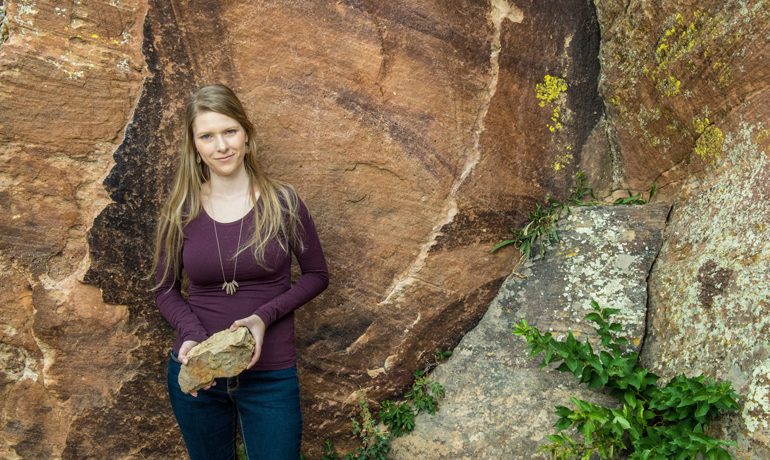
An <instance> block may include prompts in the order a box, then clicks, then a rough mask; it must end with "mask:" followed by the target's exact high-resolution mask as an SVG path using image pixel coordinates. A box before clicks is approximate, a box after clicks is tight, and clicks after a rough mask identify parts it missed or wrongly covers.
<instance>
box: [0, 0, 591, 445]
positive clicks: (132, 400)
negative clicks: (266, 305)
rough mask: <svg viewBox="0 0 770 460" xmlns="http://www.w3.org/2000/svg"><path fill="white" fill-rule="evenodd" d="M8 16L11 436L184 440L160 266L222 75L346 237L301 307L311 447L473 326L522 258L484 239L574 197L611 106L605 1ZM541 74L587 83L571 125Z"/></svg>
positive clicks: (282, 167) (115, 9)
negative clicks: (210, 93) (179, 175)
mask: <svg viewBox="0 0 770 460" xmlns="http://www.w3.org/2000/svg"><path fill="white" fill-rule="evenodd" d="M6 16H7V25H8V28H7V29H8V34H7V40H6V41H5V42H4V43H3V44H2V48H0V53H2V57H1V59H2V65H3V72H2V75H1V77H2V85H0V88H2V90H1V91H2V97H3V104H4V105H3V107H4V110H3V111H2V113H1V114H0V117H1V118H0V121H1V122H2V134H1V135H2V137H3V141H4V144H3V147H2V152H3V155H5V156H7V157H8V158H9V159H11V161H8V162H4V166H3V168H4V170H3V174H4V175H3V187H4V188H3V195H2V197H3V199H4V200H5V201H4V206H3V212H4V213H5V217H6V219H4V222H13V224H12V225H8V226H7V228H6V229H4V232H3V239H2V244H3V246H2V255H3V259H2V260H3V264H4V267H5V268H6V270H4V271H3V273H4V275H3V276H5V277H7V278H8V280H7V283H4V284H7V285H8V286H15V288H14V289H12V290H8V291H6V292H5V294H4V295H5V296H6V298H5V300H4V301H3V304H2V307H1V308H0V311H2V314H3V315H4V316H5V317H8V318H11V319H9V322H8V324H9V325H10V326H9V328H6V330H4V331H3V338H2V342H3V343H4V344H7V345H8V347H10V348H8V350H7V353H4V354H3V356H7V357H8V358H7V360H8V361H9V363H11V364H9V366H8V368H9V369H11V370H10V371H9V372H8V376H9V377H8V380H9V384H8V385H7V386H6V389H5V390H4V391H8V392H9V393H8V394H10V392H11V391H13V392H14V394H25V395H26V394H29V395H34V397H31V398H6V399H4V401H6V402H5V403H4V404H5V408H4V412H3V414H4V415H3V423H4V426H5V427H6V431H7V432H9V433H11V434H10V435H9V436H8V437H6V438H5V444H4V446H3V447H2V448H3V449H4V451H3V455H6V456H8V457H11V458H13V457H14V456H23V457H52V456H53V457H57V456H61V457H64V458H81V457H89V456H92V457H116V456H117V457H121V456H127V457H132V456H133V457H144V458H171V457H178V456H180V455H182V453H183V447H182V446H181V441H180V440H179V437H178V436H177V435H176V431H175V427H174V424H173V420H172V418H171V415H170V410H169V407H168V404H167V402H166V399H165V395H164V393H165V390H164V386H165V384H164V379H165V376H164V373H165V372H164V360H165V356H166V355H167V352H168V347H169V346H170V343H171V334H172V332H171V331H170V330H169V328H168V327H167V326H166V324H165V322H164V321H163V320H162V319H161V318H160V316H159V315H158V314H157V311H156V309H155V307H154V305H153V300H152V295H151V294H150V293H149V288H150V287H151V283H150V282H149V281H148V280H147V279H146V278H145V276H146V273H147V271H148V269H149V254H150V247H151V245H152V235H153V227H154V223H153V222H154V219H155V215H156V213H157V209H158V207H159V204H160V201H161V199H162V196H163V190H164V189H165V187H166V186H167V184H168V181H169V178H170V177H171V175H172V172H173V167H174V156H175V151H176V145H177V142H178V133H179V126H178V123H179V117H180V113H181V108H182V105H183V101H184V99H185V98H186V97H187V96H188V95H189V94H190V93H191V92H192V91H193V90H194V89H195V88H196V87H198V86H200V85H201V84H204V83H208V82H216V81H220V82H224V83H227V84H229V85H230V86H232V87H233V88H234V89H236V91H237V92H238V93H239V94H240V95H241V96H242V99H243V101H244V103H245V104H246V106H247V107H248V110H249V111H250V113H251V114H252V118H253V120H254V121H255V123H256V125H257V126H258V131H259V141H260V143H261V144H262V161H263V164H264V165H265V167H266V168H267V169H268V170H269V171H270V172H271V174H273V175H274V176H276V177H279V178H282V179H285V180H288V181H289V182H292V183H294V184H295V185H297V187H298V189H299V191H300V194H301V195H302V197H303V198H304V199H305V201H306V202H307V203H308V205H309V208H310V209H311V211H312V212H313V214H314V218H315V220H316V222H317V224H318V228H319V231H320V234H321V237H322V239H323V242H324V245H325V248H326V252H327V255H328V258H329V265H330V268H331V271H332V277H333V280H334V281H333V283H332V286H331V288H330V289H329V290H328V291H327V292H326V293H325V294H324V295H323V296H322V297H321V298H319V299H317V300H316V301H315V302H313V303H311V304H309V305H307V306H306V307H304V308H302V309H301V310H299V312H298V327H297V330H298V331H299V335H298V347H299V356H300V363H299V364H300V376H301V379H302V386H303V389H304V391H303V397H304V400H303V404H304V409H305V420H306V427H305V437H304V439H305V441H306V449H308V451H309V452H312V451H314V449H315V451H317V450H319V449H320V446H321V445H322V440H323V439H324V438H328V437H331V438H335V439H336V440H337V441H338V443H340V442H342V443H344V439H343V438H344V437H345V436H348V423H347V421H348V415H349V414H350V413H351V411H353V410H355V401H356V399H357V395H358V394H359V393H360V392H362V391H365V392H367V394H369V395H371V397H373V398H381V397H385V396H390V395H393V394H396V393H399V392H400V391H402V390H403V389H404V388H405V387H406V386H407V385H408V384H409V380H410V376H411V372H412V371H413V370H414V369H415V368H417V367H419V366H420V365H421V364H422V362H423V361H424V360H425V359H426V357H427V356H429V355H430V354H432V352H433V350H435V348H437V347H441V348H447V347H451V346H453V345H454V344H455V343H456V342H457V341H458V340H459V339H460V337H461V336H462V335H463V334H464V333H465V331H467V330H468V329H470V328H471V327H473V325H475V323H476V322H477V321H478V319H479V318H480V317H481V315H483V313H484V311H485V310H486V308H487V305H488V303H489V301H490V300H491V299H492V298H493V297H494V295H495V293H496V292H497V288H498V286H499V285H500V283H501V282H502V279H503V278H504V276H505V274H506V273H507V272H508V270H510V266H511V263H512V261H511V260H510V258H507V257H505V256H500V255H490V254H489V253H488V250H489V248H490V247H491V245H492V244H493V243H494V242H496V241H498V240H499V239H501V238H502V237H503V236H504V235H505V231H506V228H507V226H508V225H516V224H518V223H520V222H522V221H523V220H524V219H525V217H526V214H527V212H528V211H529V210H530V209H531V208H532V207H533V206H534V203H536V202H540V201H542V200H543V199H544V198H545V196H546V195H554V196H563V195H564V194H565V192H566V190H567V188H568V187H569V184H570V180H571V175H572V173H573V172H574V170H575V165H576V164H577V162H578V161H579V159H580V155H581V149H582V145H583V143H584V142H585V140H586V139H587V137H588V133H589V132H590V130H591V128H592V127H593V124H594V123H595V121H596V119H597V117H598V113H599V110H600V101H599V99H598V94H597V91H596V84H597V76H598V61H597V59H596V53H597V51H598V48H597V47H598V25H597V23H596V20H595V18H594V16H593V11H592V9H591V8H590V5H589V4H587V3H586V2H577V1H560V2H558V3H557V4H555V5H553V7H552V8H549V10H548V11H545V10H543V9H542V8H541V7H538V6H537V5H536V4H534V3H523V4H521V5H519V4H513V3H509V2H506V1H498V0H496V1H494V2H491V3H489V4H487V3H479V2H476V1H470V0H453V1H451V2H441V3H436V2H432V1H427V0H424V1H423V0H420V1H414V2H386V3H382V2H367V1H361V2H359V1H343V2H333V1H328V2H327V1H319V2H260V3H256V4H255V3H253V2H241V1H223V2H203V3H200V2H198V3H195V2H194V3H189V2H179V1H171V2H167V1H159V0H151V1H149V2H148V4H144V3H142V4H138V3H137V4H135V3H131V2H124V1H123V2H106V1H105V2H90V3H89V4H88V5H87V6H86V5H80V4H79V3H72V4H66V5H59V6H56V5H53V4H50V3H48V2H35V1H24V2H11V3H10V4H9V5H8V8H7V15H6ZM543 30H548V31H549V33H548V34H547V36H545V35H544V36H543V37H542V39H540V40H538V41H537V42H536V43H535V42H533V41H532V40H531V39H530V37H531V36H533V35H538V34H540V33H541V31H543ZM3 35H4V34H3ZM52 37H54V38H52ZM545 75H553V76H558V77H559V78H563V79H565V80H566V81H567V82H568V83H569V88H568V90H567V91H566V92H564V93H563V94H560V95H558V98H557V99H558V100H555V102H554V103H555V104H558V106H559V108H560V110H561V113H562V115H563V118H562V122H563V123H562V127H561V128H560V130H559V131H558V132H557V133H552V132H550V131H549V123H550V121H549V120H550V118H551V117H552V112H553V107H540V106H539V105H538V102H539V101H538V99H537V97H536V94H537V93H536V86H537V84H539V83H542V82H543V81H544V77H545ZM31 76H32V78H33V79H30V77H31ZM66 101H74V102H66ZM42 121H45V122H46V129H38V126H39V125H40V124H41V123H42ZM568 147H569V148H568ZM111 154H112V156H111ZM113 159H114V163H113ZM557 165H558V166H557ZM73 170H74V171H76V173H72V171H73ZM52 171H53V172H54V176H55V177H57V181H53V180H52V179H50V178H51V177H53V176H52ZM105 177H106V178H105ZM103 179H104V186H105V187H106V191H107V193H106V194H105V193H104V191H103V190H102V188H101V182H102V180H103ZM59 180H60V181H61V182H59ZM51 184H60V185H61V186H60V185H55V186H54V187H53V189H51ZM6 204H7V206H6ZM15 216H19V217H15ZM86 232H87V242H88V248H87V247H86V244H85V238H86ZM81 280H82V281H85V282H86V283H88V284H82V283H81V282H80V281H81ZM19 306H22V307H23V308H20V307H19ZM32 376H37V378H32ZM82 382H86V383H85V384H84V385H85V386H81V385H82V384H83V383H82ZM116 432H120V433H122V436H114V435H113V434H114V433H116Z"/></svg>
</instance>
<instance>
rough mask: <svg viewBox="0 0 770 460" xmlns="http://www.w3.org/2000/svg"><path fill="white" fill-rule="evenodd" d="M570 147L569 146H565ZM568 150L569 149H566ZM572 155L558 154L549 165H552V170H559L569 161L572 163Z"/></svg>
mask: <svg viewBox="0 0 770 460" xmlns="http://www.w3.org/2000/svg"><path fill="white" fill-rule="evenodd" d="M567 147H570V146H567ZM568 150H569V149H568ZM573 159H574V157H573V156H572V154H571V153H565V154H564V155H559V156H558V157H557V158H556V160H554V162H553V164H551V166H552V167H553V170H554V171H557V172H558V171H560V170H561V169H562V168H564V167H565V166H568V165H569V164H570V163H572V160H573Z"/></svg>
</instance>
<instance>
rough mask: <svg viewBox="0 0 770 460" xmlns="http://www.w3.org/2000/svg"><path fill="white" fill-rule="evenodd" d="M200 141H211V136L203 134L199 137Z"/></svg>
mask: <svg viewBox="0 0 770 460" xmlns="http://www.w3.org/2000/svg"><path fill="white" fill-rule="evenodd" d="M199 139H203V140H204V141H205V140H209V139H211V134H201V135H200V136H199Z"/></svg>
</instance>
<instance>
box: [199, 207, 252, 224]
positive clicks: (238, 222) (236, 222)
mask: <svg viewBox="0 0 770 460" xmlns="http://www.w3.org/2000/svg"><path fill="white" fill-rule="evenodd" d="M201 209H202V210H203V214H205V215H206V217H208V218H209V220H210V221H212V222H214V223H215V224H217V225H233V224H240V223H241V220H243V219H245V218H246V217H248V216H249V215H251V214H252V213H253V212H254V206H252V207H251V209H249V212H247V213H246V214H244V215H243V216H241V217H239V218H237V219H235V220H233V221H231V222H221V221H218V220H216V219H214V218H213V217H211V214H209V212H208V211H206V208H204V207H203V206H201Z"/></svg>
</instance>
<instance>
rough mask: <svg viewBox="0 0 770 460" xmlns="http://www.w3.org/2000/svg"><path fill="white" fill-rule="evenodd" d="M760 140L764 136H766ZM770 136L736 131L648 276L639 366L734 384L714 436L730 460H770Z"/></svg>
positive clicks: (676, 213)
mask: <svg viewBox="0 0 770 460" xmlns="http://www.w3.org/2000/svg"><path fill="white" fill-rule="evenodd" d="M763 133H764V134H763ZM768 147H770V137H768V136H767V131H766V130H763V128H761V127H757V126H752V125H749V124H746V123H745V122H744V123H740V122H738V125H737V126H735V128H734V129H731V130H729V131H728V133H727V134H726V136H725V143H724V146H723V148H722V149H721V150H720V157H719V159H718V160H717V161H716V163H715V164H714V165H713V166H711V167H709V168H707V169H706V170H704V171H703V172H702V173H701V174H699V175H697V176H693V177H692V178H691V179H690V180H688V181H687V184H686V185H685V187H683V189H682V191H681V193H680V194H679V196H678V197H677V202H676V204H675V206H674V209H673V211H672V213H671V221H670V223H669V225H668V228H667V229H666V237H665V243H664V244H663V247H662V249H661V252H660V256H659V258H658V260H657V262H656V263H655V267H654V269H653V270H652V274H651V276H650V315H649V319H648V327H647V330H648V336H647V340H646V345H645V349H644V352H643V354H642V359H643V362H644V363H645V364H646V365H647V367H649V368H650V369H652V370H653V372H655V373H657V374H659V375H661V376H663V377H664V378H669V377H672V376H673V375H676V374H678V373H685V374H687V375H693V374H700V373H703V374H706V375H708V376H710V377H713V378H716V379H720V380H729V381H731V382H732V384H733V388H734V389H735V390H736V391H737V392H738V394H739V396H740V399H739V403H740V404H741V410H740V411H739V412H738V413H735V414H730V415H729V416H726V417H723V418H722V419H720V420H719V422H718V423H716V424H715V425H714V427H713V428H712V429H713V430H714V432H715V433H716V434H717V435H718V436H721V437H724V438H726V439H731V440H733V441H736V442H737V445H736V446H735V447H733V448H731V451H732V452H731V453H732V454H733V456H734V458H756V459H760V458H770V239H769V238H768V236H769V233H768V229H770V160H769V159H768V150H769V149H768Z"/></svg>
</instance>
